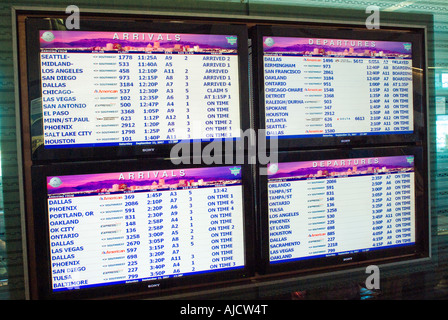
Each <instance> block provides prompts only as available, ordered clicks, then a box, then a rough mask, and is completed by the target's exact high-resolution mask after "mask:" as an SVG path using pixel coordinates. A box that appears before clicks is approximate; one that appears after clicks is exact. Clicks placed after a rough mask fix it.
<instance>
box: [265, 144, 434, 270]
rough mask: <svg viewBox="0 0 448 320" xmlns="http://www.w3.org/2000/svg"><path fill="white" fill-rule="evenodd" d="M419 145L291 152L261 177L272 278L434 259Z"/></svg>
mask: <svg viewBox="0 0 448 320" xmlns="http://www.w3.org/2000/svg"><path fill="white" fill-rule="evenodd" d="M423 159H424V158H423V153H422V151H421V149H420V148H415V147H400V148H372V149H354V150H343V151H335V150H332V151H318V152H311V151H310V152H285V153H280V154H278V162H277V163H271V164H270V165H268V166H266V167H264V169H265V170H266V171H265V172H264V173H265V174H263V175H260V205H259V206H260V210H261V218H262V221H261V226H262V231H261V236H262V261H263V262H264V267H263V270H264V272H266V273H275V272H280V271H295V272H312V271H315V270H324V269H325V268H328V269H332V268H336V269H337V268H348V267H353V266H360V265H362V264H363V263H364V264H365V263H369V264H381V263H385V262H395V261H404V260H413V259H419V258H425V257H428V252H429V251H428V250H429V249H428V243H429V240H428V239H429V236H428V233H429V230H428V228H429V227H428V199H427V173H426V170H425V169H424V168H425V162H424V161H423Z"/></svg>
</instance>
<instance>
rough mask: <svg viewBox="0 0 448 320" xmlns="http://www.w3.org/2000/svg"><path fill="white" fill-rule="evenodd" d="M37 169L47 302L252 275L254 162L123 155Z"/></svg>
mask: <svg viewBox="0 0 448 320" xmlns="http://www.w3.org/2000/svg"><path fill="white" fill-rule="evenodd" d="M32 171H33V191H34V218H33V220H34V232H35V236H34V239H33V241H34V243H35V247H36V259H37V269H36V272H37V279H36V281H37V283H36V284H35V285H36V287H37V288H38V293H39V298H42V299H67V298H91V297H97V298H98V297H100V298H101V297H106V296H112V295H120V294H121V295H124V294H149V295H153V296H154V295H159V294H164V293H180V292H183V291H182V290H189V291H192V290H195V287H196V288H197V287H201V285H202V286H206V285H210V283H213V285H214V286H219V285H222V284H223V283H224V282H226V281H227V282H228V281H244V279H246V278H247V277H248V276H250V274H251V268H252V266H251V264H252V263H253V262H252V258H251V255H252V253H251V252H252V251H253V243H252V240H251V239H252V231H251V230H252V229H251V228H253V219H254V218H253V216H252V215H253V208H252V201H251V199H252V194H251V192H252V190H251V188H250V186H249V185H248V179H249V175H250V170H249V169H248V167H247V166H241V165H232V166H224V165H221V166H204V167H202V166H200V165H177V166H173V165H171V162H169V161H168V163H165V162H160V161H158V162H148V161H143V162H141V161H140V162H139V161H123V162H113V163H112V162H111V163H108V162H105V163H101V164H99V163H96V162H93V163H83V164H79V163H73V164H70V165H68V164H59V165H51V166H34V167H33V168H32Z"/></svg>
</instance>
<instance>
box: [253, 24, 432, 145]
mask: <svg viewBox="0 0 448 320" xmlns="http://www.w3.org/2000/svg"><path fill="white" fill-rule="evenodd" d="M257 36H258V38H257V41H258V51H257V52H258V56H257V65H258V68H259V72H258V81H257V82H258V83H257V85H258V86H259V88H260V89H259V90H258V92H259V95H258V101H259V106H260V111H259V112H260V119H259V121H260V122H259V126H260V128H262V129H265V130H266V132H265V134H266V138H267V139H272V138H277V139H279V145H280V146H281V147H286V146H319V145H335V144H343V145H350V144H356V143H357V142H358V143H362V144H367V143H371V144H377V143H385V142H405V141H415V139H416V138H418V137H419V136H418V134H417V133H418V132H420V131H421V125H422V123H421V120H422V119H421V117H422V115H421V114H422V110H425V107H424V103H423V99H422V95H423V94H424V93H423V92H424V90H423V86H422V81H423V79H422V77H423V70H424V69H423V68H422V64H423V59H424V54H423V52H422V39H421V37H420V35H419V34H418V33H415V34H414V33H401V34H400V33H393V32H378V31H377V32H376V33H375V32H371V33H368V32H352V33H350V34H349V33H347V31H345V32H344V31H340V30H337V29H335V30H332V31H331V32H330V31H329V32H326V33H323V32H322V31H321V30H320V31H318V30H312V29H311V30H308V29H307V30H306V31H300V30H298V31H295V30H294V31H292V30H288V29H281V28H275V27H272V28H270V27H266V28H260V32H259V33H258V35H257ZM420 138H421V137H420Z"/></svg>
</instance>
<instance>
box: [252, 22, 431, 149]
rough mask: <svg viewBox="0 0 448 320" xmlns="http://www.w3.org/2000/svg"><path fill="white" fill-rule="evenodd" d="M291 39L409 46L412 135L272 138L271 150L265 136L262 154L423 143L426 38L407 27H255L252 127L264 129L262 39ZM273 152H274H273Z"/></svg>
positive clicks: (425, 120)
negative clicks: (411, 85)
mask: <svg viewBox="0 0 448 320" xmlns="http://www.w3.org/2000/svg"><path fill="white" fill-rule="evenodd" d="M265 36H277V37H291V38H295V37H297V38H300V37H302V38H310V37H316V38H327V39H330V38H334V39H355V40H376V41H397V42H411V43H412V67H413V72H412V74H413V76H412V78H413V121H414V128H413V133H406V134H375V135H344V134H338V133H336V134H335V136H328V137H294V138H281V137H279V136H275V137H277V138H278V139H276V140H277V141H276V143H275V145H273V146H271V143H270V142H269V140H271V139H270V138H266V135H264V134H263V137H260V139H261V138H264V140H265V141H266V142H265V143H266V150H270V149H274V148H275V149H277V150H279V151H287V150H302V149H313V148H329V147H330V148H333V147H342V148H347V147H370V146H372V147H375V146H381V145H382V146H388V145H393V144H397V143H398V144H412V143H415V142H419V141H425V140H426V136H427V132H426V130H427V97H426V96H427V88H426V86H427V79H426V64H427V62H426V59H427V53H426V48H427V46H426V34H425V30H424V29H421V28H410V27H386V28H381V29H370V30H369V29H367V28H365V27H361V26H350V25H345V26H344V25H332V24H319V25H309V26H307V25H306V24H304V25H303V26H302V25H298V26H297V27H292V26H279V25H270V26H267V25H259V26H256V27H253V28H252V29H251V30H250V37H251V39H252V44H253V46H254V48H255V49H254V50H253V59H252V64H253V68H254V72H253V78H254V79H253V85H254V95H253V97H254V104H255V106H256V107H255V108H254V109H255V110H254V112H255V119H258V120H256V121H255V127H256V128H257V129H265V128H266V123H265V113H266V112H265V98H264V91H265V86H264V67H263V66H264V61H263V57H264V56H263V37H265ZM274 151H275V150H274Z"/></svg>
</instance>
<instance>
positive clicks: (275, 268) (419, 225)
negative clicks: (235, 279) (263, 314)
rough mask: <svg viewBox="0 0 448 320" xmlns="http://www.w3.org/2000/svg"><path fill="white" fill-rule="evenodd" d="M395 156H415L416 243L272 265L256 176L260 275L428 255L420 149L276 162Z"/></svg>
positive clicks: (292, 155) (262, 178) (263, 185)
mask: <svg viewBox="0 0 448 320" xmlns="http://www.w3.org/2000/svg"><path fill="white" fill-rule="evenodd" d="M398 155H414V157H415V170H414V172H415V206H416V207H415V214H416V216H415V224H416V232H415V235H416V240H415V244H413V245H409V246H403V247H398V248H385V249H377V250H371V251H366V252H358V253H349V254H346V255H345V254H343V255H335V256H328V257H321V258H307V259H299V260H295V261H285V262H278V263H273V264H271V263H270V261H269V212H268V194H267V179H268V178H267V176H266V175H262V174H260V173H259V174H258V181H259V185H258V188H257V194H258V196H259V200H258V210H257V213H258V217H259V219H260V228H261V230H260V234H259V235H260V239H258V241H259V243H260V263H261V268H260V270H261V271H260V272H261V273H262V274H266V275H273V274H279V273H286V274H288V273H298V274H312V273H316V272H325V271H326V270H327V271H328V270H340V269H343V270H346V269H352V268H355V267H359V266H366V265H369V264H375V265H376V264H378V265H380V264H385V263H395V262H399V261H400V262H403V261H406V262H407V261H412V260H416V259H423V258H428V257H429V256H430V247H429V246H430V240H429V239H430V229H429V228H430V224H429V219H430V214H429V202H428V172H427V165H426V161H425V159H426V158H425V157H426V153H425V151H424V149H422V148H420V147H408V146H400V147H378V148H369V149H364V148H358V149H344V150H337V149H330V150H326V151H323V150H313V151H296V152H279V153H278V154H276V156H277V157H278V163H281V162H296V161H315V160H316V161H317V160H326V159H344V158H368V157H383V156H398ZM266 168H267V166H266V165H264V166H259V168H258V171H259V172H262V171H260V170H263V171H265V170H266Z"/></svg>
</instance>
